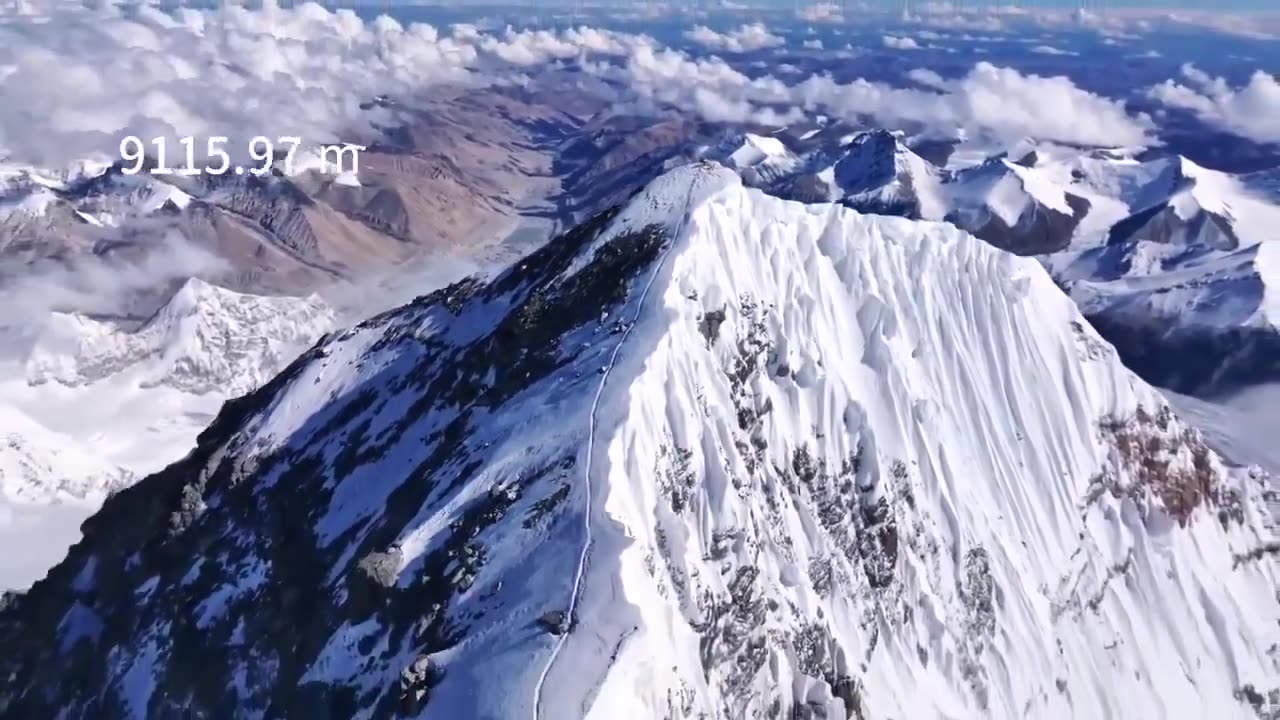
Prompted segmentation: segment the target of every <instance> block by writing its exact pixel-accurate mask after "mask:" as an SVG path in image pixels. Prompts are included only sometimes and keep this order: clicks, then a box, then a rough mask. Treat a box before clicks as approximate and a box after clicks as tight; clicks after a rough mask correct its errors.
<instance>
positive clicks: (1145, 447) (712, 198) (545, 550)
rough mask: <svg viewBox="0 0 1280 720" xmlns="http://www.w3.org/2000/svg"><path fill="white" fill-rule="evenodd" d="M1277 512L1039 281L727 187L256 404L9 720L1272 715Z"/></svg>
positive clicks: (349, 337) (90, 596)
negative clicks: (20, 718) (1269, 527)
mask: <svg viewBox="0 0 1280 720" xmlns="http://www.w3.org/2000/svg"><path fill="white" fill-rule="evenodd" d="M1257 494H1258V487H1257V484H1256V481H1255V479H1253V478H1250V477H1248V476H1247V475H1244V474H1242V473H1240V472H1238V471H1235V470H1233V469H1231V468H1229V467H1227V466H1226V465H1225V464H1224V463H1223V462H1222V461H1221V460H1220V459H1219V458H1218V457H1217V456H1216V455H1215V454H1214V453H1213V452H1212V451H1211V450H1210V449H1208V448H1207V447H1206V446H1205V445H1204V443H1203V442H1202V441H1201V439H1200V437H1199V435H1198V433H1196V432H1195V431H1193V430H1191V429H1189V428H1188V427H1186V426H1185V425H1184V424H1183V423H1182V422H1181V421H1180V420H1179V419H1178V418H1177V417H1175V416H1174V415H1173V413H1172V412H1171V411H1169V410H1168V406H1167V405H1166V403H1165V401H1164V400H1163V398H1162V397H1161V396H1160V395H1159V394H1158V393H1156V392H1155V391H1153V390H1152V389H1151V388H1150V387H1148V386H1146V385H1145V384H1143V383H1142V382H1140V381H1138V380H1137V379H1135V378H1134V377H1133V376H1132V375H1131V374H1130V373H1129V372H1127V371H1126V370H1125V369H1124V368H1123V366H1122V365H1121V364H1120V363H1119V362H1118V361H1117V359H1116V358H1115V354H1114V351H1113V350H1112V348H1111V347H1110V346H1109V345H1108V344H1106V343H1105V342H1103V341H1101V340H1100V339H1099V338H1098V336H1097V335H1096V334H1095V333H1094V331H1093V330H1092V329H1091V328H1089V327H1088V325H1087V324H1086V323H1084V322H1083V321H1082V319H1081V317H1080V315H1079V314H1078V312H1077V311H1076V309H1075V307H1074V305H1073V304H1072V303H1071V301H1070V300H1069V299H1068V298H1066V297H1065V296H1064V295H1063V294H1062V293H1061V292H1059V291H1058V289H1057V288H1056V287H1055V286H1054V285H1053V283H1052V281H1051V280H1050V279H1049V277H1048V276H1047V275H1046V273H1045V272H1044V270H1043V269H1042V268H1041V267H1040V266H1039V265H1038V264H1037V263H1035V262H1034V261H1032V260H1027V259H1020V258H1016V257H1014V256H1012V255H1008V254H1005V253H1003V252H1000V251H998V250H995V249H993V248H992V247H990V246H988V245H986V244H984V243H982V242H979V241H977V240H975V239H974V238H972V237H970V236H968V235H967V234H964V233H962V232H960V231H958V230H956V229H955V228H953V227H951V226H948V225H944V224H940V223H929V222H913V221H909V220H904V219H897V218H884V217H870V216H863V215H859V214H857V213H854V212H852V211H849V210H847V209H843V208H840V207H837V206H833V205H802V204H798V203H793V202H786V201H782V200H779V199H776V198H773V197H770V196H767V195H765V194H763V193H761V192H759V191H756V190H751V189H747V188H744V187H743V186H742V184H741V181H740V180H739V179H738V177H737V176H736V175H735V174H734V173H732V172H730V171H728V170H725V169H722V168H719V167H717V166H713V165H708V164H700V165H696V166H690V167H684V168H679V169H676V170H673V171H671V172H669V173H668V174H666V175H664V176H663V177H661V178H660V179H658V180H657V181H655V182H654V183H652V184H651V185H650V186H649V187H648V188H647V189H646V190H645V191H644V192H642V193H640V194H638V195H637V196H636V197H635V198H633V199H632V200H631V201H630V202H629V203H628V204H627V205H626V206H625V207H623V208H621V209H620V210H618V211H613V212H609V213H605V214H603V215H601V216H599V217H597V218H595V219H594V220H592V221H590V222H588V223H586V224H584V225H582V226H580V227H579V228H577V229H575V230H574V231H572V232H570V233H568V234H566V235H565V236H563V237H561V238H559V239H557V240H555V241H553V242H552V243H551V244H549V245H548V246H546V247H544V248H542V249H540V250H539V251H537V252H535V253H534V254H532V255H531V256H529V257H528V258H526V259H524V260H522V261H520V262H518V263H516V264H515V265H514V266H513V267H512V269H511V270H510V271H509V272H507V273H505V274H503V275H500V276H498V277H496V278H494V279H492V280H491V281H487V282H486V281H479V280H472V281H465V282H463V283H459V284H456V285H454V286H451V287H449V288H446V289H444V290H441V291H439V292H437V293H434V294H433V295H431V296H428V297H424V298H420V299H419V300H418V301H415V302H414V303H411V304H410V305H408V306H406V307H404V308H401V309H399V310H396V311H393V312H390V313H387V314H384V315H382V316H379V317H377V318H374V319H371V320H369V321H367V322H365V323H363V324H362V325H360V326H359V327H357V328H355V329H353V330H351V331H348V332H345V333H341V334H338V335H335V336H332V337H329V338H327V339H326V340H324V341H323V342H321V343H320V344H319V345H318V346H317V347H315V348H314V349H313V350H311V351H310V352H308V353H307V354H306V355H304V356H303V357H302V358H301V359H299V360H298V361H297V362H295V363H294V364H293V365H291V366H290V368H289V369H288V370H286V371H285V372H284V373H282V374H281V375H280V376H279V377H277V378H276V379H275V380H273V381H272V382H270V383H269V384H268V385H267V386H266V387H264V388H262V389H261V390H259V391H257V392H256V393H254V394H251V395H249V396H247V397H246V398H244V399H242V400H238V401H234V402H232V403H230V404H229V405H228V406H227V407H226V408H225V409H224V411H223V412H222V414H221V415H220V417H219V418H218V420H217V421H215V423H214V424H213V426H212V427H210V428H209V430H208V431H206V432H205V433H204V434H203V435H202V436H201V442H200V446H199V447H198V448H197V449H196V450H195V451H194V452H193V453H192V454H191V455H190V456H189V457H188V458H186V459H185V460H184V461H182V462H181V463H178V464H176V465H174V466H172V467H171V468H169V469H168V470H166V471H164V472H162V473H160V474H157V475H154V476H152V477H150V478H148V479H146V480H144V481H142V482H141V483H139V484H138V485H136V486H134V487H133V488H131V489H128V490H126V491H124V492H122V493H120V494H118V495H116V496H115V497H113V498H112V499H111V500H109V501H108V502H107V503H106V506H105V507H104V509H103V511H102V512H101V513H99V514H98V515H97V516H95V517H94V518H93V519H91V520H90V521H89V522H88V523H86V525H85V534H86V540H85V541H84V542H83V543H81V544H80V545H78V546H77V547H76V548H74V549H73V550H72V552H71V555H70V557H69V558H68V559H67V560H66V561H65V562H64V563H63V564H62V565H60V566H59V567H58V568H56V569H55V570H54V571H53V572H52V573H51V575H50V577H49V579H48V580H46V581H45V582H43V583H40V584H37V585H36V586H35V587H34V588H33V589H32V590H31V592H30V593H29V594H28V595H27V596H26V597H24V598H22V599H20V600H18V601H17V602H16V604H15V606H14V607H12V608H11V609H9V610H8V611H6V612H5V614H4V615H3V616H0V643H3V645H4V646H5V647H6V648H11V649H14V651H12V652H10V653H6V654H5V656H4V657H2V658H0V675H2V676H3V677H6V678H8V679H9V680H8V681H7V683H6V684H5V685H4V688H3V689H0V714H6V713H7V714H17V715H24V714H25V715H30V716H38V717H44V716H54V715H56V714H57V713H58V712H60V711H61V712H63V713H65V714H67V715H69V716H78V715H84V714H86V713H87V714H91V715H93V716H95V717H124V716H142V715H151V716H163V715H165V714H170V713H176V712H198V713H205V714H208V715H210V716H231V715H235V716H237V717H277V716H289V717H293V716H299V717H301V716H306V717H311V716H314V715H315V713H317V712H320V711H321V710H322V709H323V710H324V711H326V712H329V713H332V714H335V715H337V716H341V717H395V716H401V717H423V718H425V717H450V718H452V717H459V718H463V717H496V718H547V719H550V718H555V719H556V720H560V719H562V718H576V717H590V718H610V719H613V718H619V717H627V718H654V717H680V718H685V717H700V716H705V717H714V718H743V717H748V718H751V717H759V718H771V717H796V716H799V717H808V716H814V717H821V716H825V717H872V718H878V717H899V718H901V717H911V718H917V717H919V718H927V717H944V716H945V717H983V718H986V717H1024V716H1028V715H1030V716H1034V717H1047V718H1052V717H1064V718H1065V717H1105V716H1115V717H1187V716H1196V717H1200V716H1214V717H1218V716H1223V717H1226V716H1230V717H1241V718H1243V717H1250V716H1251V715H1252V713H1253V712H1254V709H1253V706H1252V705H1251V704H1250V703H1251V701H1252V700H1256V699H1257V698H1265V697H1266V695H1267V693H1269V692H1271V691H1272V690H1273V689H1275V685H1276V684H1277V683H1276V682H1275V680H1274V678H1276V677H1278V676H1280V675H1278V668H1277V665H1276V663H1277V658H1276V657H1275V653H1274V650H1273V648H1274V647H1275V643H1277V642H1278V641H1280V627H1278V626H1277V624H1276V622H1275V621H1276V618H1277V615H1278V614H1280V608H1278V607H1277V598H1276V597H1275V592H1276V570H1277V569H1276V567H1275V555H1274V553H1273V552H1270V551H1268V550H1267V547H1268V545H1267V543H1268V542H1269V538H1268V537H1266V536H1265V535H1264V534H1263V530H1262V529H1261V528H1262V523H1261V519H1260V513H1259V509H1258V507H1259V504H1258V502H1257V497H1256V496H1257ZM192 667H200V668H201V671H200V673H198V674H193V673H191V672H190V671H189V669H190V668H192ZM69 672H73V673H76V677H78V678H79V679H80V681H79V682H77V683H74V684H73V683H66V682H65V678H66V677H67V674H68V673H69Z"/></svg>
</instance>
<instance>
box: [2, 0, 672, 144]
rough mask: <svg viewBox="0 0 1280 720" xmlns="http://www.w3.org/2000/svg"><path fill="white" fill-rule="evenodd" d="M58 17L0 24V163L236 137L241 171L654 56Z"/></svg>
mask: <svg viewBox="0 0 1280 720" xmlns="http://www.w3.org/2000/svg"><path fill="white" fill-rule="evenodd" d="M51 7H53V9H52V10H46V11H45V12H47V13H49V14H47V15H46V16H44V17H39V18H36V17H33V18H24V19H23V20H22V21H21V22H13V21H11V22H0V159H4V158H5V157H6V156H7V157H8V158H9V159H10V160H14V161H22V162H28V163H32V164H36V165H41V166H45V167H66V166H68V165H70V164H72V163H74V162H75V161H78V160H82V159H84V158H86V157H91V156H96V157H99V158H101V159H105V160H110V159H113V158H114V157H115V156H116V154H117V151H118V147H119V143H120V140H121V139H122V138H123V137H125V136H128V135H136V136H139V137H142V138H148V139H149V138H152V137H157V136H165V137H168V138H170V141H171V143H174V138H176V137H181V136H193V137H195V138H197V139H198V140H197V145H198V146H200V147H199V150H200V151H203V150H204V148H203V143H202V142H200V140H202V139H203V138H205V137H209V136H227V137H229V138H231V141H230V142H229V143H228V149H231V150H233V151H235V150H237V149H238V150H240V157H239V158H236V159H242V158H243V157H244V156H245V155H246V154H247V147H248V140H249V139H250V138H252V137H254V136H256V135H265V136H267V137H272V138H275V137H279V136H282V135H295V136H298V137H301V138H303V139H304V141H306V142H312V143H322V142H332V141H334V140H336V139H338V137H339V134H340V133H344V132H346V131H353V132H359V131H361V129H362V128H367V127H368V123H370V122H371V121H374V120H377V119H378V116H377V115H375V114H373V113H371V112H370V111H368V110H366V109H362V107H361V105H362V103H365V102H367V101H368V100H370V99H371V98H373V97H376V96H378V95H395V96H397V97H400V98H411V97H413V96H415V95H417V94H420V93H422V92H423V91H425V90H427V89H429V88H430V87H432V86H435V85H439V84H442V83H448V84H469V83H489V82H494V81H496V80H502V79H505V78H508V77H515V76H516V75H517V74H518V73H519V72H521V71H523V69H524V68H528V67H531V66H536V65H540V64H544V63H551V62H557V61H562V60H573V59H580V58H586V57H591V56H598V55H604V56H618V57H622V56H626V55H627V54H629V53H630V52H631V49H632V48H633V47H634V46H637V45H644V44H647V43H651V42H652V41H651V40H649V39H648V38H645V37H642V36H633V35H626V34H621V33H613V32H609V31H604V30H595V29H590V28H578V29H570V30H567V31H562V32H558V33H552V32H546V31H524V32H516V31H512V30H510V29H508V30H506V31H504V32H501V33H499V34H496V35H489V34H484V33H481V32H479V31H478V30H476V29H475V28H474V27H470V26H458V27H456V28H455V29H454V31H453V32H452V33H441V32H439V31H438V30H436V29H435V28H434V27H431V26H429V25H409V26H407V27H406V26H402V25H400V24H399V23H397V22H396V21H394V20H391V19H389V18H386V17H380V18H378V19H377V20H374V21H369V22H365V21H363V20H361V19H360V18H358V17H357V16H356V15H355V14H354V13H352V12H351V11H348V10H340V11H337V12H333V13H331V12H328V11H327V10H325V9H323V8H321V7H320V6H319V5H315V4H306V5H301V6H299V7H297V8H294V9H282V8H279V7H276V6H274V5H273V4H268V5H267V7H266V8H265V9H263V10H260V11H253V10H247V9H245V8H242V7H236V6H234V5H227V6H225V7H221V8H218V9H216V10H204V11H197V10H191V9H180V10H177V11H176V12H174V13H172V14H166V13H162V12H160V11H158V10H155V9H152V8H149V7H148V6H146V5H138V6H135V7H134V8H133V9H132V10H129V11H128V12H126V11H122V10H120V9H118V8H114V7H112V6H110V5H107V4H104V6H103V7H101V8H96V9H90V8H87V7H84V6H80V5H79V4H65V5H62V4H59V5H51ZM384 112H385V111H384ZM383 119H385V118H383ZM175 144H176V143H175ZM200 154H201V155H202V154H203V153H202V152H201V153H200ZM202 159H203V158H202V157H200V158H198V159H197V161H198V162H199V161H200V160H202Z"/></svg>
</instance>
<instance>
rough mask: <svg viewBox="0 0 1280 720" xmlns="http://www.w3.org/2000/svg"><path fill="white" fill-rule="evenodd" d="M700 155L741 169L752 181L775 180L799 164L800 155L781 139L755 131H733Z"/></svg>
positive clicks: (734, 168)
mask: <svg viewBox="0 0 1280 720" xmlns="http://www.w3.org/2000/svg"><path fill="white" fill-rule="evenodd" d="M697 156H698V157H700V158H703V159H706V160H715V161H718V162H720V163H721V164H723V165H724V166H725V167H728V168H731V169H733V170H736V171H738V172H739V173H740V174H741V175H742V177H743V180H744V181H746V182H747V183H749V184H751V185H758V184H768V183H771V182H775V181H777V180H778V179H779V178H781V177H784V176H786V175H787V174H789V173H791V172H793V171H794V170H795V169H796V168H797V167H798V166H799V164H800V158H798V157H797V156H796V155H795V154H794V153H792V152H791V150H790V149H789V148H787V146H786V144H785V143H783V142H782V140H780V139H778V138H776V137H771V136H767V135H756V134H753V133H743V134H740V135H731V136H729V137H727V138H725V139H724V140H722V141H721V142H719V143H717V144H716V145H712V146H710V147H707V148H704V149H703V150H701V151H700V152H698V153H697Z"/></svg>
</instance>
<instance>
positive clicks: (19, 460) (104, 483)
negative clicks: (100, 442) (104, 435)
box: [0, 405, 133, 504]
mask: <svg viewBox="0 0 1280 720" xmlns="http://www.w3.org/2000/svg"><path fill="white" fill-rule="evenodd" d="M132 481H133V476H132V474H131V473H129V472H128V471H126V470H124V469H122V468H119V467H115V466H113V465H111V464H110V463H108V462H106V461H104V460H102V459H101V458H97V457H94V456H93V455H92V454H91V453H89V452H88V451H86V450H84V449H82V448H80V447H79V444H78V443H77V442H76V441H75V440H73V439H72V438H70V437H67V436H65V435H60V434H58V433H56V432H53V431H51V430H49V429H48V428H45V427H44V426H42V425H40V424H39V423H37V422H36V421H34V420H32V419H31V418H29V417H27V416H26V415H25V414H23V413H21V412H19V411H18V410H16V409H15V408H12V407H8V406H6V405H0V496H2V497H3V498H4V499H5V500H8V501H10V502H15V503H41V504H48V503H57V502H64V501H74V502H89V503H100V502H102V500H103V499H104V498H105V497H106V496H107V495H109V494H110V493H112V492H114V491H116V490H119V489H121V488H124V487H127V486H128V485H129V484H131V483H132Z"/></svg>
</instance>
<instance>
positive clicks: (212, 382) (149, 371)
mask: <svg viewBox="0 0 1280 720" xmlns="http://www.w3.org/2000/svg"><path fill="white" fill-rule="evenodd" d="M334 320H335V315H334V311H333V310H332V309H331V308H330V307H329V306H328V305H326V304H325V303H324V301H322V300H321V299H320V298H318V297H315V296H312V297H308V298H295V297H266V296H255V295H246V294H241V293H235V292H231V291H230V290H226V289H223V288H219V287H217V286H214V285H210V284H209V283H206V282H204V281H202V280H199V279H196V278H192V279H189V280H187V281H186V282H185V283H184V284H183V285H182V286H181V287H180V288H179V289H178V291H177V292H176V293H174V295H173V296H172V297H171V298H170V300H169V301H168V302H167V303H166V304H165V305H164V306H163V307H161V308H160V310H159V311H157V312H156V313H155V314H154V315H153V316H152V317H151V318H149V319H148V320H146V321H145V322H144V323H142V325H141V326H139V327H137V328H126V327H123V326H122V325H121V324H120V323H118V322H115V321H103V320H95V319H92V318H89V317H85V316H83V315H78V314H64V313H55V314H54V315H53V316H52V317H51V319H50V321H49V325H48V327H47V328H46V329H45V331H44V332H43V334H42V335H41V336H40V337H39V338H38V340H37V342H36V344H35V346H34V348H33V349H32V351H31V353H30V355H29V356H28V359H27V365H26V367H27V380H28V382H30V383H32V384H39V383H45V382H59V383H63V384H66V385H84V384H89V383H94V382H99V381H103V380H107V379H111V378H114V379H116V380H120V381H126V382H136V383H138V384H140V385H142V386H144V387H147V386H155V385H166V386H170V387H173V388H175V389H178V390H183V391H186V392H190V393H195V394H205V393H210V392H216V393H220V394H227V395H231V396H235V395H240V394H243V393H245V392H248V391H249V390H252V389H253V388H255V387H257V386H259V385H261V384H262V383H263V382H265V381H266V380H268V379H270V377H271V375H272V374H274V373H275V372H277V371H278V370H279V369H280V368H281V367H282V366H283V365H284V363H285V362H286V361H287V360H288V359H289V358H292V357H293V356H294V355H295V354H296V352H297V351H298V349H300V347H301V346H305V345H308V344H310V343H312V342H314V341H315V340H316V338H318V337H319V336H321V335H322V334H324V333H325V332H328V331H329V330H330V329H332V326H333V323H334Z"/></svg>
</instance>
